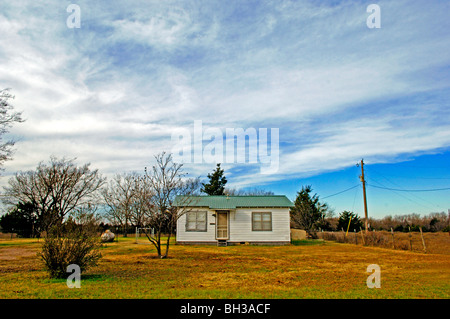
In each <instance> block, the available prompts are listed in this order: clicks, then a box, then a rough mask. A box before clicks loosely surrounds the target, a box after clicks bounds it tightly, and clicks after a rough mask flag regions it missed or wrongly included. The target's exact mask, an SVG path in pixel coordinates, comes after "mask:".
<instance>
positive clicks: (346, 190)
mask: <svg viewBox="0 0 450 319" xmlns="http://www.w3.org/2000/svg"><path fill="white" fill-rule="evenodd" d="M358 186H359V184H358V185H355V186H353V187H350V188H347V189H345V190H343V191H340V192H337V193H335V194H332V195H328V196H325V197H322V199H325V198H329V197H332V196H336V195H339V194H342V193H345V192H348V191H349V190H352V189H354V188H356V187H358Z"/></svg>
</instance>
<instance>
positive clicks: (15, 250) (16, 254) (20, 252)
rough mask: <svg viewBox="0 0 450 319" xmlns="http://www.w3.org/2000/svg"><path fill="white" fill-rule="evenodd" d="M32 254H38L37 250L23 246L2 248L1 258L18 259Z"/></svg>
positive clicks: (0, 251) (0, 250) (0, 249)
mask: <svg viewBox="0 0 450 319" xmlns="http://www.w3.org/2000/svg"><path fill="white" fill-rule="evenodd" d="M31 256H32V257H35V256H36V250H34V249H30V248H23V247H5V248H0V260H17V259H20V258H27V257H31Z"/></svg>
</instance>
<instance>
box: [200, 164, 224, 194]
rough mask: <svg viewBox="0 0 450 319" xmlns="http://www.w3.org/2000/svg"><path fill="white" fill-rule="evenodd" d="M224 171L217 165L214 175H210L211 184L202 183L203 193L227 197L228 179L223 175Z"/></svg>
mask: <svg viewBox="0 0 450 319" xmlns="http://www.w3.org/2000/svg"><path fill="white" fill-rule="evenodd" d="M223 173H224V170H223V169H221V168H220V164H217V167H216V170H215V171H214V172H213V173H212V174H208V178H209V183H207V184H205V183H202V189H201V192H202V193H206V194H208V195H225V184H226V183H227V178H226V177H225V176H224V175H223Z"/></svg>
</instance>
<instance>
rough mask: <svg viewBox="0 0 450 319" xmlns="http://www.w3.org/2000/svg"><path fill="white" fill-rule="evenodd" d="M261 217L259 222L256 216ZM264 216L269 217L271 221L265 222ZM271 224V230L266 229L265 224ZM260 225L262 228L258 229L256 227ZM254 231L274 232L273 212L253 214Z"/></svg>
mask: <svg viewBox="0 0 450 319" xmlns="http://www.w3.org/2000/svg"><path fill="white" fill-rule="evenodd" d="M256 215H260V217H259V220H255V216H256ZM264 215H269V216H270V220H269V221H265V220H264V217H263V216H264ZM268 222H270V229H265V227H264V223H268ZM258 223H260V225H261V227H256V225H257V224H258ZM252 231H273V219H272V212H252Z"/></svg>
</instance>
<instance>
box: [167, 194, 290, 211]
mask: <svg viewBox="0 0 450 319" xmlns="http://www.w3.org/2000/svg"><path fill="white" fill-rule="evenodd" d="M174 206H184V207H208V208H210V209H236V208H247V207H248V208H256V207H260V208H262V207H270V208H276V207H292V206H294V204H293V203H292V202H291V201H290V200H289V199H288V198H287V197H286V196H284V195H267V196H266V195H264V196H226V195H224V196H177V197H176V198H175V202H174Z"/></svg>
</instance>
